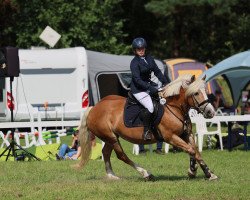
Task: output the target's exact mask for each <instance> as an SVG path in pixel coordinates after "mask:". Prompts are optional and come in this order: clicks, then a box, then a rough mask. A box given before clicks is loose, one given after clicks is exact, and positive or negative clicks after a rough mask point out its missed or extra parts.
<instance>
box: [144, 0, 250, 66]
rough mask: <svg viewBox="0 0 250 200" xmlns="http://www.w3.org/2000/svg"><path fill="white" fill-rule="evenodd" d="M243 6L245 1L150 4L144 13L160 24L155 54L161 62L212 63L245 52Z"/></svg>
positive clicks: (190, 0) (164, 0)
mask: <svg viewBox="0 0 250 200" xmlns="http://www.w3.org/2000/svg"><path fill="white" fill-rule="evenodd" d="M247 5H249V1H247V0H231V1H224V0H157V1H156V0H152V1H150V2H149V3H148V4H147V5H146V9H147V10H148V11H150V12H152V13H154V15H155V16H156V17H157V18H158V20H159V22H160V26H159V28H158V29H157V33H158V36H157V37H158V38H161V41H162V42H161V44H162V45H159V44H156V46H155V49H156V50H157V51H156V52H161V54H160V55H159V56H161V57H163V56H164V55H165V58H166V56H168V57H191V58H195V59H198V60H200V61H204V62H206V61H207V60H211V61H212V62H213V63H216V62H218V61H220V60H222V59H223V58H226V57H229V56H230V55H232V54H234V53H237V52H239V51H242V50H246V49H248V48H249V45H247V43H246V41H248V44H249V41H250V36H249V34H248V35H247V31H249V28H250V25H249V23H247V21H248V20H249V13H250V12H249V8H250V7H249V6H247ZM243 7H244V8H243ZM237 27H238V28H237ZM237 31H239V32H238V33H237ZM242 33H244V34H243V35H244V37H243V38H244V40H245V42H243V41H242V37H241V35H242ZM239 40H240V41H242V43H240V45H239V43H238V44H237V41H239Z"/></svg>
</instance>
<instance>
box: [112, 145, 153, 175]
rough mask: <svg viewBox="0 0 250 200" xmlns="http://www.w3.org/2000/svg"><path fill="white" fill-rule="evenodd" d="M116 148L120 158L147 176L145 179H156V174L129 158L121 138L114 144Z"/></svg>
mask: <svg viewBox="0 0 250 200" xmlns="http://www.w3.org/2000/svg"><path fill="white" fill-rule="evenodd" d="M114 150H115V153H116V156H117V158H118V159H120V160H122V161H123V162H125V163H126V164H128V165H130V166H131V167H133V168H135V169H136V170H137V171H138V172H139V173H140V174H141V175H142V176H143V177H144V178H145V180H154V176H153V175H152V174H151V173H150V172H148V171H147V170H145V169H143V168H142V167H140V166H139V165H137V164H135V163H134V162H133V161H132V160H130V159H129V158H128V156H127V155H126V154H125V153H124V151H123V149H122V147H121V144H120V142H119V140H118V141H117V142H116V143H115V144H114Z"/></svg>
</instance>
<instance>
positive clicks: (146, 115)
mask: <svg viewBox="0 0 250 200" xmlns="http://www.w3.org/2000/svg"><path fill="white" fill-rule="evenodd" d="M151 116H152V114H151V113H150V112H149V111H148V109H145V110H144V111H143V125H144V132H143V138H144V140H151V139H152V136H151V134H152V131H151V130H150V128H151V120H152V119H151V118H152V117H151Z"/></svg>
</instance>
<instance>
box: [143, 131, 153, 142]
mask: <svg viewBox="0 0 250 200" xmlns="http://www.w3.org/2000/svg"><path fill="white" fill-rule="evenodd" d="M143 139H144V140H151V139H152V136H151V131H150V130H148V131H147V132H146V133H144V135H143Z"/></svg>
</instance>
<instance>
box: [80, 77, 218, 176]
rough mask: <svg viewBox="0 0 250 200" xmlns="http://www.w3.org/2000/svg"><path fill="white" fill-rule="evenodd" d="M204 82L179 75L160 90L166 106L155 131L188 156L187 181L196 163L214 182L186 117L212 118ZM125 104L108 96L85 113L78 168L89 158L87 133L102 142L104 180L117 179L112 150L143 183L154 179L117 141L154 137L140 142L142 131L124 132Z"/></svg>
mask: <svg viewBox="0 0 250 200" xmlns="http://www.w3.org/2000/svg"><path fill="white" fill-rule="evenodd" d="M204 80H205V77H204V78H203V79H198V80H195V77H194V76H191V75H183V76H180V77H179V78H178V79H176V80H175V81H173V82H171V83H170V84H168V85H167V86H165V87H164V88H162V91H161V92H159V96H161V97H163V98H165V99H166V104H165V105H164V114H163V117H162V119H161V121H160V123H159V125H158V126H157V129H158V130H159V132H160V133H161V134H162V137H163V139H164V141H165V142H167V143H169V144H171V145H174V146H177V147H179V148H181V149H183V150H184V151H185V152H187V153H188V154H189V155H190V167H189V170H188V175H189V177H191V178H194V177H195V176H196V171H197V168H198V165H197V163H196V162H198V164H199V165H200V167H201V168H202V170H203V171H204V173H205V177H206V178H208V179H209V180H214V179H217V176H216V175H215V174H213V173H212V172H211V171H210V169H209V168H208V166H207V165H206V164H205V162H204V161H203V159H202V158H201V155H200V153H199V152H198V150H197V148H196V146H195V141H194V136H193V133H192V124H191V120H190V118H189V115H188V111H189V109H190V108H194V109H196V110H197V111H198V112H201V113H202V114H203V116H204V117H205V118H212V117H213V116H214V114H215V111H214V108H213V106H212V105H211V104H210V103H209V101H208V98H207V94H206V90H205V81H204ZM125 102H126V98H124V97H121V96H116V95H110V96H107V97H105V98H103V99H102V100H101V101H100V102H99V103H97V104H96V105H95V106H94V107H90V108H88V110H87V111H86V112H85V115H84V117H83V118H82V121H81V126H80V129H79V133H80V145H81V149H82V152H81V161H80V163H79V165H78V167H79V168H82V167H83V166H84V165H85V164H86V163H87V161H88V160H89V157H90V154H91V145H90V144H91V142H90V134H89V131H90V132H91V133H92V134H94V135H95V136H97V137H98V138H100V139H101V140H102V141H104V142H105V145H104V147H103V149H102V153H103V158H104V163H105V169H106V173H107V177H108V178H110V179H119V177H117V176H116V175H115V173H114V172H113V170H112V166H111V162H110V155H111V152H112V150H114V151H115V153H116V155H117V158H118V159H120V160H122V161H123V162H125V163H127V164H128V165H130V166H132V167H133V168H134V169H136V170H137V171H138V172H139V173H140V174H141V175H142V176H143V177H144V178H145V179H146V180H153V179H154V176H153V175H152V174H151V173H149V172H148V171H147V170H146V169H144V168H142V167H140V166H139V165H138V164H136V163H134V162H133V161H132V160H130V159H129V158H128V157H127V155H126V154H125V153H124V151H123V149H122V146H121V144H120V141H119V137H121V138H123V139H125V140H127V141H129V142H132V143H135V144H149V143H155V142H156V139H155V138H154V137H153V139H152V140H151V141H145V140H143V137H142V134H143V127H133V128H128V127H126V126H125V124H124V118H123V115H124V106H125ZM180 136H181V137H180Z"/></svg>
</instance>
